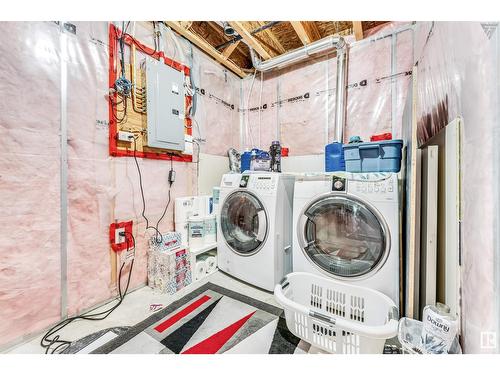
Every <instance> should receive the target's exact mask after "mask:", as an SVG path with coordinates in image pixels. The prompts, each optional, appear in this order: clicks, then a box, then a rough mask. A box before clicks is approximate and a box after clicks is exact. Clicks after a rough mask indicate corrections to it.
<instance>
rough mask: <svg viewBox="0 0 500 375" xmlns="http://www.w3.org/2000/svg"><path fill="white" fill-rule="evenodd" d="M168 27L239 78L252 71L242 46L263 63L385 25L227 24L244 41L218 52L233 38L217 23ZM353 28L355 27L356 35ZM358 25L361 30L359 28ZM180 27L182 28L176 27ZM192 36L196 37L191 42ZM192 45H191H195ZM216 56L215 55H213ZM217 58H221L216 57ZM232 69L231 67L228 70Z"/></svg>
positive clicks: (363, 22)
mask: <svg viewBox="0 0 500 375" xmlns="http://www.w3.org/2000/svg"><path fill="white" fill-rule="evenodd" d="M165 22H166V24H167V25H169V24H175V25H176V26H177V27H176V28H175V29H176V31H177V32H179V31H180V32H181V34H182V35H183V36H184V37H185V38H187V39H190V40H191V41H192V42H194V41H195V40H196V42H197V43H198V44H199V43H200V39H199V38H197V37H200V38H202V40H201V43H205V42H206V45H205V46H204V50H206V49H207V48H208V49H211V51H209V52H210V54H211V55H212V57H214V58H215V59H216V60H218V61H219V62H220V63H222V64H225V65H226V66H228V65H231V64H229V63H228V61H231V62H232V63H234V65H236V67H237V68H236V67H235V66H234V65H233V66H232V67H233V68H235V70H237V71H235V73H237V74H238V75H240V76H242V75H244V74H246V73H247V72H249V71H251V70H250V69H252V62H251V59H250V51H249V48H248V46H247V45H246V44H245V39H246V41H248V42H249V45H252V46H253V47H255V48H254V49H255V50H256V51H257V52H258V53H257V54H258V55H260V56H261V58H262V59H263V60H266V59H268V58H273V57H276V56H279V55H281V54H283V53H286V52H288V51H291V50H294V49H296V48H300V47H303V46H304V45H307V44H309V43H312V42H314V41H316V40H319V39H321V38H325V37H328V36H332V35H341V36H347V35H351V34H356V38H357V39H359V38H363V35H364V34H365V33H366V32H367V31H368V30H370V29H372V28H375V27H380V26H381V25H383V24H385V23H387V22H388V21H279V22H278V23H277V24H275V25H273V26H272V27H270V28H267V29H265V30H262V31H259V32H258V33H254V31H255V30H257V29H259V28H261V27H263V26H264V25H268V24H269V23H270V22H271V21H235V22H233V21H230V22H231V23H232V25H233V27H234V28H235V29H236V27H242V28H243V29H240V31H241V32H242V34H241V36H242V37H243V39H244V40H241V41H240V42H236V45H234V43H233V45H231V44H228V45H226V46H225V47H224V48H218V49H217V47H220V46H221V45H223V44H224V43H227V42H229V41H232V40H233V39H234V37H232V36H231V37H230V36H227V35H225V34H224V30H223V28H222V27H221V26H220V24H219V23H220V22H215V21H182V22H179V21H165ZM354 24H357V25H356V26H357V28H356V33H355V32H354ZM360 24H361V27H360V26H359V25H360ZM179 25H182V27H179ZM193 35H195V37H194V38H193ZM196 42H194V44H197V43H196ZM214 52H215V53H214ZM219 55H220V56H219ZM229 69H231V67H229Z"/></svg>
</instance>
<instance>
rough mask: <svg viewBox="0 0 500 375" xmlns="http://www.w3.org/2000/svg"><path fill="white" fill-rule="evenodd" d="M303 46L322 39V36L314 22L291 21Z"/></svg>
mask: <svg viewBox="0 0 500 375" xmlns="http://www.w3.org/2000/svg"><path fill="white" fill-rule="evenodd" d="M290 24H291V25H292V27H293V29H294V30H295V32H296V33H297V36H298V37H299V39H300V41H301V42H302V44H303V45H307V44H309V43H312V42H314V41H316V40H319V39H321V34H320V32H319V30H318V28H317V27H316V24H315V23H314V22H304V21H290Z"/></svg>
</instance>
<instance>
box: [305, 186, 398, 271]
mask: <svg viewBox="0 0 500 375" xmlns="http://www.w3.org/2000/svg"><path fill="white" fill-rule="evenodd" d="M297 234H298V240H299V243H300V246H301V248H302V251H303V252H304V255H305V256H306V258H307V259H308V260H309V261H310V262H311V263H312V264H313V265H314V266H316V267H317V268H318V269H319V270H320V271H322V272H323V273H325V274H327V275H328V276H331V277H336V278H340V279H352V278H364V277H367V276H369V275H370V274H372V273H375V272H377V271H378V270H379V269H380V267H381V266H382V265H383V264H384V262H385V261H386V259H387V256H388V254H389V250H390V236H389V229H388V227H387V224H386V222H385V220H384V219H383V218H382V217H381V215H380V213H379V212H378V210H376V209H375V208H374V207H373V206H372V205H370V204H369V203H367V202H364V201H362V200H360V199H358V198H356V197H353V196H351V195H348V194H345V193H335V192H333V193H328V194H326V195H323V196H320V197H318V198H317V199H315V200H313V201H312V202H310V204H308V205H307V206H306V207H305V209H304V210H303V211H302V214H301V216H300V219H299V222H298V228H297Z"/></svg>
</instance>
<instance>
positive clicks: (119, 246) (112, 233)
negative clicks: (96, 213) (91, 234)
mask: <svg viewBox="0 0 500 375" xmlns="http://www.w3.org/2000/svg"><path fill="white" fill-rule="evenodd" d="M117 229H123V230H124V231H125V233H132V221H123V222H121V223H112V224H111V225H110V226H109V241H110V243H111V249H113V251H116V252H118V251H122V250H126V249H127V247H132V246H131V244H130V240H131V239H130V236H129V237H127V236H126V235H125V238H124V241H123V242H119V243H117V232H118V231H117ZM127 240H128V241H129V242H128V243H127Z"/></svg>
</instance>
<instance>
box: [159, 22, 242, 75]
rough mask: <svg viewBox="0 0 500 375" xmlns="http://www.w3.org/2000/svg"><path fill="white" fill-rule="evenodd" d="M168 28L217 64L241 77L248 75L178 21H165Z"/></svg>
mask: <svg viewBox="0 0 500 375" xmlns="http://www.w3.org/2000/svg"><path fill="white" fill-rule="evenodd" d="M165 23H166V24H167V26H169V27H171V28H172V29H173V30H174V31H175V32H177V33H178V34H180V35H182V36H183V37H184V38H186V39H187V40H189V41H190V42H191V43H193V44H194V45H196V46H197V47H198V48H200V49H202V50H203V51H204V52H205V53H207V54H208V55H210V56H211V57H212V58H214V59H215V60H216V61H217V62H219V63H221V64H222V65H224V66H225V67H226V68H228V69H229V70H231V71H232V72H234V73H236V74H237V75H238V76H240V77H242V78H243V77H245V76H246V75H247V74H246V73H245V72H244V71H243V70H241V68H240V67H238V66H237V65H236V64H234V63H233V62H232V61H230V60H228V59H227V58H224V57H223V56H222V55H221V54H220V53H219V52H218V51H217V50H216V49H215V48H214V47H213V46H212V45H210V44H209V43H208V42H207V41H205V40H204V39H203V38H202V37H200V36H198V35H196V34H194V33H192V32H190V31H189V30H186V29H185V28H184V27H182V26H181V24H180V23H179V22H178V21H165Z"/></svg>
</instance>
